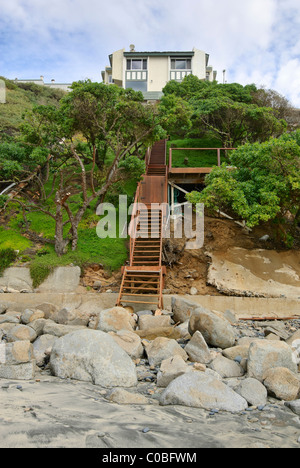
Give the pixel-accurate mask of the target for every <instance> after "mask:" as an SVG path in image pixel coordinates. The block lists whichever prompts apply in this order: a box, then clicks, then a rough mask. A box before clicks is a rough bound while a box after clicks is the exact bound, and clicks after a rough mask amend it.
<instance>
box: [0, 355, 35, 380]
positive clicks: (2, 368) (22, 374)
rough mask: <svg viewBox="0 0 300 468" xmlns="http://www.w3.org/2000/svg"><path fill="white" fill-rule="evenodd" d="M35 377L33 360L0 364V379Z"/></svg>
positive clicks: (29, 378) (31, 378)
mask: <svg viewBox="0 0 300 468" xmlns="http://www.w3.org/2000/svg"><path fill="white" fill-rule="evenodd" d="M34 377H35V361H34V360H33V361H31V362H26V363H24V364H17V365H9V364H0V379H9V380H33V379H34Z"/></svg>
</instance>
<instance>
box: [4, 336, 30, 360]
mask: <svg viewBox="0 0 300 468" xmlns="http://www.w3.org/2000/svg"><path fill="white" fill-rule="evenodd" d="M4 347H5V350H4V352H5V360H4V362H3V363H4V364H10V365H12V364H25V363H28V362H31V361H32V360H33V359H34V355H33V346H32V344H31V343H30V341H15V342H13V343H7V344H5V345H4Z"/></svg>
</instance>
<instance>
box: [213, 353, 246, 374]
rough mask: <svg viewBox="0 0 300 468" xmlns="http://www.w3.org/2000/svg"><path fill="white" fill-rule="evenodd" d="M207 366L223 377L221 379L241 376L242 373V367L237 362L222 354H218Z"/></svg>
mask: <svg viewBox="0 0 300 468" xmlns="http://www.w3.org/2000/svg"><path fill="white" fill-rule="evenodd" d="M209 367H210V369H212V370H214V371H215V372H217V373H218V374H219V375H220V376H221V377H223V379H229V378H233V377H242V376H243V375H244V369H243V368H242V367H241V366H240V365H239V364H238V363H237V362H235V361H232V360H231V359H227V358H225V357H224V356H218V357H217V358H216V359H214V360H213V362H212V363H211V364H210V365H209Z"/></svg>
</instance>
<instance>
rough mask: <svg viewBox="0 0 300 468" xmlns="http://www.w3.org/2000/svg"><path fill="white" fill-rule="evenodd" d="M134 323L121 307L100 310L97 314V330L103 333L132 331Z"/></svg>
mask: <svg viewBox="0 0 300 468" xmlns="http://www.w3.org/2000/svg"><path fill="white" fill-rule="evenodd" d="M133 325H134V321H133V319H132V317H131V314H130V313H129V312H128V311H127V310H126V309H123V307H113V308H112V309H106V310H102V312H100V314H99V322H98V325H97V327H96V328H97V330H100V331H103V332H110V331H112V332H118V331H120V330H129V331H133Z"/></svg>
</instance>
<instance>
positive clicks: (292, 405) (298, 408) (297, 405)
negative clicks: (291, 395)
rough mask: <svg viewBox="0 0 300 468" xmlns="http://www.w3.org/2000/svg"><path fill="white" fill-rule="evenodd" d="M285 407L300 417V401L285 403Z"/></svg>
mask: <svg viewBox="0 0 300 468" xmlns="http://www.w3.org/2000/svg"><path fill="white" fill-rule="evenodd" d="M285 406H287V407H288V408H289V409H290V410H292V411H293V413H295V414H297V416H300V400H295V401H288V402H286V403H285Z"/></svg>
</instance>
